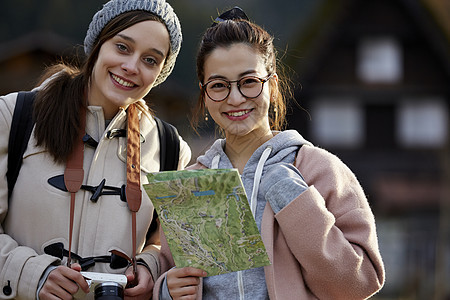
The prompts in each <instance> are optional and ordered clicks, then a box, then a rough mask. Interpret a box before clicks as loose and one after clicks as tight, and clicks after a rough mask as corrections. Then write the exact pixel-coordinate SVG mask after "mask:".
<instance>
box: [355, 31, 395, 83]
mask: <svg viewBox="0 0 450 300" xmlns="http://www.w3.org/2000/svg"><path fill="white" fill-rule="evenodd" d="M357 53H358V63H357V70H356V72H357V75H358V78H359V79H361V80H362V81H364V82H366V83H396V82H398V81H400V80H401V79H402V77H403V58H402V52H401V47H400V45H399V43H398V41H397V40H395V39H394V38H390V37H373V38H365V39H362V40H361V41H360V43H359V48H358V52H357Z"/></svg>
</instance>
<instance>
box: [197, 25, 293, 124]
mask: <svg viewBox="0 0 450 300" xmlns="http://www.w3.org/2000/svg"><path fill="white" fill-rule="evenodd" d="M235 43H245V44H248V45H250V46H251V47H252V48H253V49H254V50H255V51H256V52H257V53H258V54H260V55H261V56H262V58H263V60H264V64H265V67H266V70H267V72H268V74H274V73H277V75H278V84H277V82H276V81H275V80H274V79H270V80H269V84H270V88H271V93H272V95H271V97H272V99H273V102H271V106H270V108H269V122H270V127H271V129H273V130H281V129H282V128H284V126H285V124H286V119H285V117H286V97H285V95H287V94H289V96H291V91H290V88H289V86H288V85H287V83H286V82H285V81H284V80H283V78H282V75H281V74H280V73H281V72H282V69H281V64H280V62H279V61H278V60H277V51H276V49H275V47H274V45H273V36H271V35H270V34H269V33H268V32H267V31H266V30H264V29H263V28H261V27H260V26H258V25H256V24H254V23H252V22H250V21H247V20H243V19H237V20H236V19H235V20H225V21H221V22H219V23H217V24H216V25H215V26H212V27H210V28H208V29H207V30H206V32H205V33H204V35H203V38H202V41H201V43H200V46H199V49H198V52H197V77H198V80H199V81H200V82H201V83H204V79H205V74H204V65H205V61H206V59H207V57H208V55H209V54H211V52H213V51H214V50H215V49H216V48H219V47H229V46H230V45H232V44H235ZM277 67H278V68H277ZM277 69H278V70H277ZM204 97H205V93H204V92H203V91H202V92H201V93H200V95H199V97H198V101H197V104H196V106H195V108H194V112H193V115H194V117H193V126H194V127H197V126H198V121H199V120H200V119H201V117H202V116H203V115H204V113H205V103H204Z"/></svg>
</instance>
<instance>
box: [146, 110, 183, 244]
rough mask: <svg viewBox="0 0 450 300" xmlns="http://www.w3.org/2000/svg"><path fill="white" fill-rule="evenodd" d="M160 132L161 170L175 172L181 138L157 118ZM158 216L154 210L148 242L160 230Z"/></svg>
mask: <svg viewBox="0 0 450 300" xmlns="http://www.w3.org/2000/svg"><path fill="white" fill-rule="evenodd" d="M155 121H156V125H157V126H158V132H159V152H160V155H159V170H160V171H175V170H177V169H178V160H179V158H180V137H179V135H178V130H177V129H176V128H175V126H173V125H171V124H169V123H167V122H165V121H163V120H161V119H159V118H156V117H155ZM157 218H158V214H157V212H156V209H154V210H153V218H152V223H151V224H150V227H149V228H148V231H147V236H146V237H147V240H148V239H149V238H150V237H151V235H152V233H153V232H154V231H156V230H157V229H158V223H157Z"/></svg>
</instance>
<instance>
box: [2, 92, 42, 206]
mask: <svg viewBox="0 0 450 300" xmlns="http://www.w3.org/2000/svg"><path fill="white" fill-rule="evenodd" d="M35 97H36V92H35V91H34V92H19V93H18V95H17V100H16V106H15V108H14V114H13V119H12V122H11V130H10V131H9V144H8V171H7V172H6V177H7V180H8V199H9V198H10V197H11V194H12V191H13V189H14V185H15V184H16V181H17V177H18V176H19V171H20V168H21V166H22V160H23V154H24V153H25V150H26V149H27V146H28V141H29V139H30V136H31V132H32V129H33V126H34V120H33V116H32V112H33V102H34V99H35Z"/></svg>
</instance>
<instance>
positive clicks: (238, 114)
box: [228, 110, 250, 117]
mask: <svg viewBox="0 0 450 300" xmlns="http://www.w3.org/2000/svg"><path fill="white" fill-rule="evenodd" d="M249 111H250V110H242V111H237V112H230V113H228V115H230V116H232V117H240V116H243V115H245V114H246V113H248V112H249Z"/></svg>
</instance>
